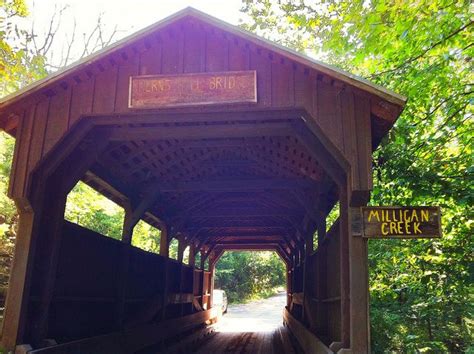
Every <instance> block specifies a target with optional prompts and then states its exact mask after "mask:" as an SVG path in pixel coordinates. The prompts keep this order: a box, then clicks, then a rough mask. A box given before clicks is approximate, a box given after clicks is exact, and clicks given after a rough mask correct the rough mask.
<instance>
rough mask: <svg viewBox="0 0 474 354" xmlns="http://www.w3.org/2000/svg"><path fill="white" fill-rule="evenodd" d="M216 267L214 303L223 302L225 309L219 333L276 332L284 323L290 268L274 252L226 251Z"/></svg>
mask: <svg viewBox="0 0 474 354" xmlns="http://www.w3.org/2000/svg"><path fill="white" fill-rule="evenodd" d="M215 269H216V270H215V279H214V298H213V304H214V306H218V305H219V304H220V303H223V306H222V307H223V312H224V314H223V317H222V318H221V320H220V321H219V324H218V326H217V331H218V332H226V333H227V332H228V333H240V332H273V331H274V330H276V329H277V328H278V327H280V326H281V325H282V313H283V310H284V308H285V306H286V296H287V288H286V287H287V284H286V282H287V278H286V274H287V269H286V264H285V263H284V261H283V260H282V259H281V258H280V256H278V254H277V253H276V252H275V251H242V250H240V251H232V250H229V251H225V252H224V253H223V255H222V256H221V257H220V258H219V260H218V261H217V263H216V266H215ZM222 291H224V292H225V295H226V297H227V301H222V300H221V298H220V296H221V292H222ZM217 297H219V298H217Z"/></svg>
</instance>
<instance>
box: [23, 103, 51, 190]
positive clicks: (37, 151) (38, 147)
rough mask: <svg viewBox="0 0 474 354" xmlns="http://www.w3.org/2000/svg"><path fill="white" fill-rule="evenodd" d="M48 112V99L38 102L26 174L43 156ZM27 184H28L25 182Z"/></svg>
mask: <svg viewBox="0 0 474 354" xmlns="http://www.w3.org/2000/svg"><path fill="white" fill-rule="evenodd" d="M48 110H49V99H44V100H42V101H40V102H39V103H38V104H37V106H36V110H35V118H34V124H33V135H32V137H31V145H30V151H29V160H28V172H31V171H32V170H33V168H35V166H36V164H37V163H38V161H39V160H40V158H41V156H42V154H43V142H44V134H45V132H46V124H47V118H48ZM27 183H28V182H27Z"/></svg>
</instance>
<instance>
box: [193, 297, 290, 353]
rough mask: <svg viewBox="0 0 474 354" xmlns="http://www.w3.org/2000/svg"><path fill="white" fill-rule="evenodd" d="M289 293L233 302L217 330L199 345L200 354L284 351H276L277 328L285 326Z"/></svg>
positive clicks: (277, 351)
mask: <svg viewBox="0 0 474 354" xmlns="http://www.w3.org/2000/svg"><path fill="white" fill-rule="evenodd" d="M285 305H286V293H280V294H278V295H276V296H272V297H270V298H268V299H265V300H258V301H252V302H249V303H247V304H240V305H230V306H229V308H228V311H227V314H225V315H224V316H223V317H222V318H221V320H220V321H219V322H218V324H217V326H216V333H215V334H214V335H213V336H212V338H210V339H209V340H207V341H205V342H204V343H202V345H201V346H200V347H199V348H197V352H198V353H213V354H214V353H216V354H217V353H226V354H230V353H239V354H250V353H281V351H279V350H275V344H274V343H275V336H274V333H275V331H278V329H279V328H281V326H282V312H283V308H284V306H285Z"/></svg>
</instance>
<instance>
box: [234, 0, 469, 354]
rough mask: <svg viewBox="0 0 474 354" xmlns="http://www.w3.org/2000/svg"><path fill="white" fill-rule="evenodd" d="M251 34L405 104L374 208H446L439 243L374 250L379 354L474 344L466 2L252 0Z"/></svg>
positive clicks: (392, 243) (384, 151) (388, 144)
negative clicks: (333, 67)
mask: <svg viewBox="0 0 474 354" xmlns="http://www.w3.org/2000/svg"><path fill="white" fill-rule="evenodd" d="M243 11H244V12H245V13H246V14H247V15H249V21H248V23H246V24H245V27H246V28H248V29H251V30H253V31H257V32H259V33H260V34H264V35H266V36H267V37H270V38H271V39H274V40H278V41H280V42H282V43H283V44H286V45H291V46H293V47H294V48H295V49H297V50H300V51H303V50H304V51H306V52H310V53H313V54H314V53H316V55H318V56H319V57H320V58H321V59H323V60H325V61H327V62H329V63H332V64H334V65H338V66H340V67H342V68H343V69H346V70H348V71H351V72H354V73H356V74H358V75H360V76H362V77H365V78H367V79H370V80H372V81H374V82H376V83H378V84H381V85H383V86H385V87H388V88H391V89H393V90H395V91H397V92H399V93H401V94H404V95H406V96H408V97H409V101H408V104H407V107H406V108H405V111H404V112H403V114H402V116H401V117H400V119H399V120H398V121H397V123H396V125H395V127H394V128H393V129H392V131H391V132H390V134H389V135H388V137H386V139H385V140H384V141H383V142H382V144H381V146H380V147H379V149H378V150H377V151H376V152H375V155H374V162H373V163H374V166H373V167H374V170H375V174H374V178H375V181H374V183H375V185H374V191H373V193H372V200H371V203H372V204H374V205H441V207H442V210H443V219H442V222H443V227H444V237H443V238H442V239H441V240H439V241H437V240H436V241H433V240H428V241H424V240H421V241H415V240H407V241H396V240H387V241H373V242H370V244H369V262H370V290H371V315H372V334H373V335H372V341H373V344H372V347H373V350H374V352H380V351H384V350H390V351H401V352H407V351H441V352H446V351H450V352H459V351H464V350H467V348H468V347H469V345H471V344H470V343H471V338H470V329H469V325H471V326H472V315H469V314H470V313H471V314H472V304H471V303H472V302H470V301H469V290H470V274H472V268H471V266H470V264H472V261H473V257H472V255H473V252H472V250H473V241H472V234H473V230H472V226H473V221H472V220H473V214H472V205H473V196H474V193H473V186H474V183H473V172H474V167H473V159H472V146H473V144H472V140H473V131H474V129H473V128H474V126H473V119H472V112H473V110H472V108H473V106H472V103H473V100H474V97H473V90H472V84H473V78H474V77H473V74H472V73H473V64H472V57H473V54H474V53H473V38H474V37H473V26H472V25H473V21H472V5H471V4H470V2H468V1H445V0H430V1H427V0H421V1H416V2H413V1H393V0H387V1H383V0H379V1H364V2H362V1H360V2H359V1H354V2H349V1H335V0H332V1H329V2H327V1H315V2H311V3H310V2H307V1H302V0H300V1H290V0H282V1H279V2H278V3H275V2H270V1H267V0H260V1H250V0H246V1H244V6H243Z"/></svg>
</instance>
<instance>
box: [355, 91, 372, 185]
mask: <svg viewBox="0 0 474 354" xmlns="http://www.w3.org/2000/svg"><path fill="white" fill-rule="evenodd" d="M354 108H355V119H356V136H357V152H358V155H357V156H358V161H357V164H358V166H359V179H360V186H359V187H360V189H361V190H367V191H368V190H371V189H372V144H371V141H372V139H371V127H370V102H369V100H368V99H367V98H362V97H359V96H358V97H356V98H355V107H354Z"/></svg>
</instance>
